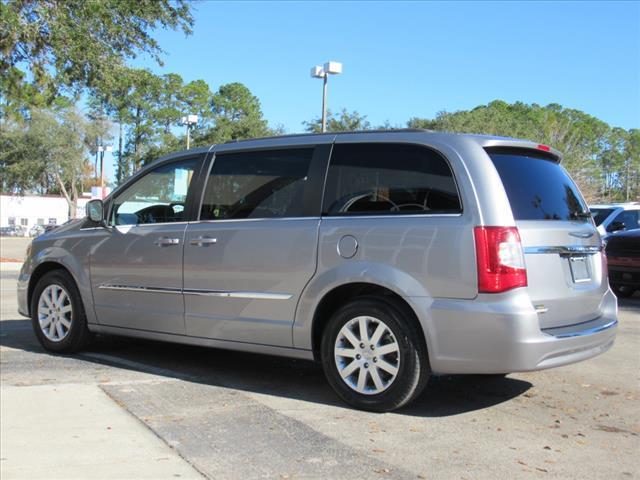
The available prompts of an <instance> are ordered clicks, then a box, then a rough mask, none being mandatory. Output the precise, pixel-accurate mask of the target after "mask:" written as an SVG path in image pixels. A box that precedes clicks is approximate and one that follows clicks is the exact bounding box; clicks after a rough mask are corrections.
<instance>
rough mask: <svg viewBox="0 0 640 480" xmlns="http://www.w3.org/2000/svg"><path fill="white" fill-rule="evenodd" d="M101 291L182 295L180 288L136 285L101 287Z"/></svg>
mask: <svg viewBox="0 0 640 480" xmlns="http://www.w3.org/2000/svg"><path fill="white" fill-rule="evenodd" d="M98 288H99V289H101V290H125V291H128V292H147V293H182V289H180V288H165V287H142V286H136V285H107V284H105V285H100V286H99V287H98Z"/></svg>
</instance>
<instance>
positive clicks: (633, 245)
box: [606, 229, 640, 298]
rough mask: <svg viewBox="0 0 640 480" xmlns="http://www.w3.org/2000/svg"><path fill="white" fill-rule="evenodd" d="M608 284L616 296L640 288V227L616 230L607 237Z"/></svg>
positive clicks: (629, 293) (628, 295)
mask: <svg viewBox="0 0 640 480" xmlns="http://www.w3.org/2000/svg"><path fill="white" fill-rule="evenodd" d="M606 253H607V264H608V266H609V267H608V268H609V284H610V285H611V289H612V290H613V291H614V292H615V294H616V295H617V296H618V297H623V298H624V297H630V296H631V295H633V293H634V292H635V291H636V290H640V229H636V230H628V231H625V232H616V233H612V234H611V235H609V237H608V239H607V248H606Z"/></svg>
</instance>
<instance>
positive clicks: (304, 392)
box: [0, 319, 532, 418]
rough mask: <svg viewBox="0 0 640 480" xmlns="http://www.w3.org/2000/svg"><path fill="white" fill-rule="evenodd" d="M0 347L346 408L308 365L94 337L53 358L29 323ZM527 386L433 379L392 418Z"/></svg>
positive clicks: (438, 413)
mask: <svg viewBox="0 0 640 480" xmlns="http://www.w3.org/2000/svg"><path fill="white" fill-rule="evenodd" d="M0 345H2V346H3V347H10V348H13V349H17V350H22V351H25V352H32V353H37V354H43V355H51V356H54V357H66V358H72V359H78V360H80V361H83V362H89V363H92V364H98V365H103V366H109V367H112V368H118V369H124V370H129V371H135V372H140V373H151V374H154V375H158V376H161V377H165V378H174V379H179V380H184V381H187V382H193V383H199V384H204V385H210V386H216V387H224V388H230V389H236V390H240V391H245V392H252V393H260V394H268V395H273V396H280V397H284V398H291V399H297V400H303V401H306V402H311V403H318V404H324V405H331V406H338V407H345V404H344V403H343V402H342V401H341V400H340V399H339V398H338V397H337V396H336V395H335V393H334V392H333V390H331V388H330V387H329V385H328V383H327V382H326V380H325V378H324V374H323V372H322V368H321V367H320V366H319V365H318V364H316V363H314V362H311V361H303V360H292V359H287V358H281V357H274V356H267V355H257V354H251V353H243V352H233V351H227V350H220V349H212V348H205V347H194V346H188V345H179V344H172V343H164V342H157V341H153V340H140V339H132V338H125V337H116V336H111V335H99V336H97V337H96V338H95V340H94V342H92V344H91V345H90V347H89V348H88V349H87V350H86V351H84V352H82V353H79V354H77V355H70V356H66V355H54V354H51V353H48V352H46V351H45V350H43V349H42V347H41V346H40V344H39V343H38V342H37V340H36V338H35V336H34V334H33V332H32V331H31V324H30V322H29V320H26V319H25V320H4V321H2V322H0ZM531 386H532V385H531V383H529V382H526V381H523V380H519V379H516V378H510V377H493V376H482V375H455V376H433V377H431V379H430V380H429V383H428V385H427V387H426V388H425V391H424V392H423V393H422V394H421V395H420V397H419V398H417V399H416V400H415V401H414V402H412V403H411V404H410V405H409V406H407V407H405V408H403V409H401V410H399V411H397V412H396V414H401V415H409V416H416V417H427V418H428V417H445V416H453V415H460V414H462V413H466V412H470V411H476V410H481V409H485V408H489V407H492V406H494V405H497V404H500V403H503V402H506V401H509V400H511V399H513V398H515V397H518V396H519V395H522V394H523V393H525V392H526V391H527V390H528V389H529V388H531Z"/></svg>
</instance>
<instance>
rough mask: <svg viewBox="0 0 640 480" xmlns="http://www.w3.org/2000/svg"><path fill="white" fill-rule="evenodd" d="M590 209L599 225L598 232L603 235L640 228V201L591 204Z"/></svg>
mask: <svg viewBox="0 0 640 480" xmlns="http://www.w3.org/2000/svg"><path fill="white" fill-rule="evenodd" d="M589 210H590V211H591V215H592V216H593V221H594V222H595V223H596V226H597V227H598V232H599V233H600V235H601V236H603V237H605V236H606V235H608V234H610V233H613V232H618V231H620V230H633V229H636V228H640V204H639V203H615V204H610V205H605V204H603V205H591V206H590V207H589Z"/></svg>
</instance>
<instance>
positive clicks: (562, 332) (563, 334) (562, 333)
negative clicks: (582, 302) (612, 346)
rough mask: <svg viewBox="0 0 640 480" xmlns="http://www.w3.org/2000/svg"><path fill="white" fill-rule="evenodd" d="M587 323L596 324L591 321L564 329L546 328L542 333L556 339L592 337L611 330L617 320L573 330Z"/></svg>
mask: <svg viewBox="0 0 640 480" xmlns="http://www.w3.org/2000/svg"><path fill="white" fill-rule="evenodd" d="M588 323H596V322H595V321H594V320H591V321H589V322H584V324H577V325H568V326H565V327H555V328H546V329H543V330H542V331H543V332H544V333H546V334H548V335H552V336H554V337H556V338H571V337H583V336H585V335H593V334H594V333H599V332H602V331H604V330H609V329H610V328H613V327H615V326H616V325H617V324H618V320H616V319H614V320H611V321H610V322H607V323H605V324H600V325H597V326H595V327H591V328H585V329H582V330H573V328H579V327H580V325H585V324H588ZM554 330H555V331H556V332H555V333H554ZM567 330H568V331H567Z"/></svg>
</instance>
